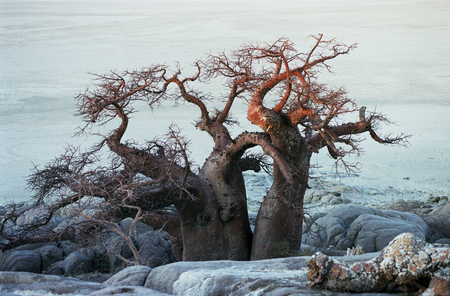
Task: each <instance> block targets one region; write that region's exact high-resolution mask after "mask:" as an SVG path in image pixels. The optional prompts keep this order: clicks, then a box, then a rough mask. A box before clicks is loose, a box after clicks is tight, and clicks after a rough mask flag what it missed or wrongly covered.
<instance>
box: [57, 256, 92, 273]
mask: <svg viewBox="0 0 450 296" xmlns="http://www.w3.org/2000/svg"><path fill="white" fill-rule="evenodd" d="M61 268H62V270H63V272H64V275H66V276H67V275H77V274H82V273H88V272H91V271H93V268H92V259H91V258H89V257H88V256H87V255H86V254H83V253H80V252H74V253H71V254H70V255H69V256H67V257H66V259H64V261H63V263H62V265H61Z"/></svg>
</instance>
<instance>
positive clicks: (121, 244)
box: [105, 235, 133, 273]
mask: <svg viewBox="0 0 450 296" xmlns="http://www.w3.org/2000/svg"><path fill="white" fill-rule="evenodd" d="M105 245H106V247H107V249H108V251H109V272H110V273H115V272H116V271H117V270H120V269H122V268H123V267H124V262H123V261H122V260H121V259H119V258H118V257H117V256H116V255H114V254H119V255H120V256H122V257H123V258H127V259H128V258H132V257H133V252H131V249H130V248H129V247H128V246H127V244H126V242H125V239H124V238H122V237H121V236H118V235H111V237H110V238H108V240H107V241H106V243H105Z"/></svg>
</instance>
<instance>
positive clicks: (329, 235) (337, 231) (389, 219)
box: [303, 204, 430, 253]
mask: <svg viewBox="0 0 450 296" xmlns="http://www.w3.org/2000/svg"><path fill="white" fill-rule="evenodd" d="M305 230H306V231H305V233H304V234H303V243H305V244H307V245H310V246H312V247H316V248H327V247H330V246H333V247H335V248H336V249H338V250H343V251H345V250H347V249H348V248H352V247H357V246H358V245H359V246H361V247H362V250H363V252H365V253H368V252H377V251H381V250H382V249H383V248H384V247H386V246H387V245H388V244H389V242H390V241H391V240H392V239H393V238H394V237H396V236H397V235H399V234H401V233H405V232H410V233H413V234H415V235H417V236H418V237H419V238H421V239H423V240H426V239H428V238H429V237H430V229H429V228H428V226H427V224H426V223H425V222H424V221H423V220H422V219H421V218H420V217H419V216H418V215H416V214H413V213H405V212H397V211H391V210H382V211H379V210H376V209H373V208H368V207H365V206H362V205H355V204H348V205H342V206H339V207H338V208H336V209H334V210H332V211H331V212H330V213H328V214H327V215H326V216H323V217H319V218H317V220H315V221H314V223H312V225H311V226H310V227H309V228H306V229H305Z"/></svg>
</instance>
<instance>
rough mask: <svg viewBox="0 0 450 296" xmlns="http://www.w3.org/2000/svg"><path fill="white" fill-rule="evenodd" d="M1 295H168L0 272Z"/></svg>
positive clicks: (66, 279)
mask: <svg viewBox="0 0 450 296" xmlns="http://www.w3.org/2000/svg"><path fill="white" fill-rule="evenodd" d="M0 291H1V292H0V294H1V295H5V296H6V295H15V296H17V295H76V296H84V295H90V296H100V295H115V296H148V295H152V296H153V295H155V296H163V295H166V296H167V295H168V294H164V293H161V292H157V291H154V290H151V289H148V288H144V287H132V286H121V287H115V286H109V285H106V284H101V283H92V282H87V281H80V280H77V279H74V278H67V277H61V276H53V275H41V274H33V273H28V272H0Z"/></svg>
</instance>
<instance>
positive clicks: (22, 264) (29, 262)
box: [0, 250, 42, 273]
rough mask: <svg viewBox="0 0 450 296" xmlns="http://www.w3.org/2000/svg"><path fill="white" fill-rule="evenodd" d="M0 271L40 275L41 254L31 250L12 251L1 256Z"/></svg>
mask: <svg viewBox="0 0 450 296" xmlns="http://www.w3.org/2000/svg"><path fill="white" fill-rule="evenodd" d="M0 271H27V272H33V273H40V272H41V271H42V258H41V254H39V253H38V252H35V251H31V250H13V251H10V252H7V253H4V254H2V256H1V260H0Z"/></svg>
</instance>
